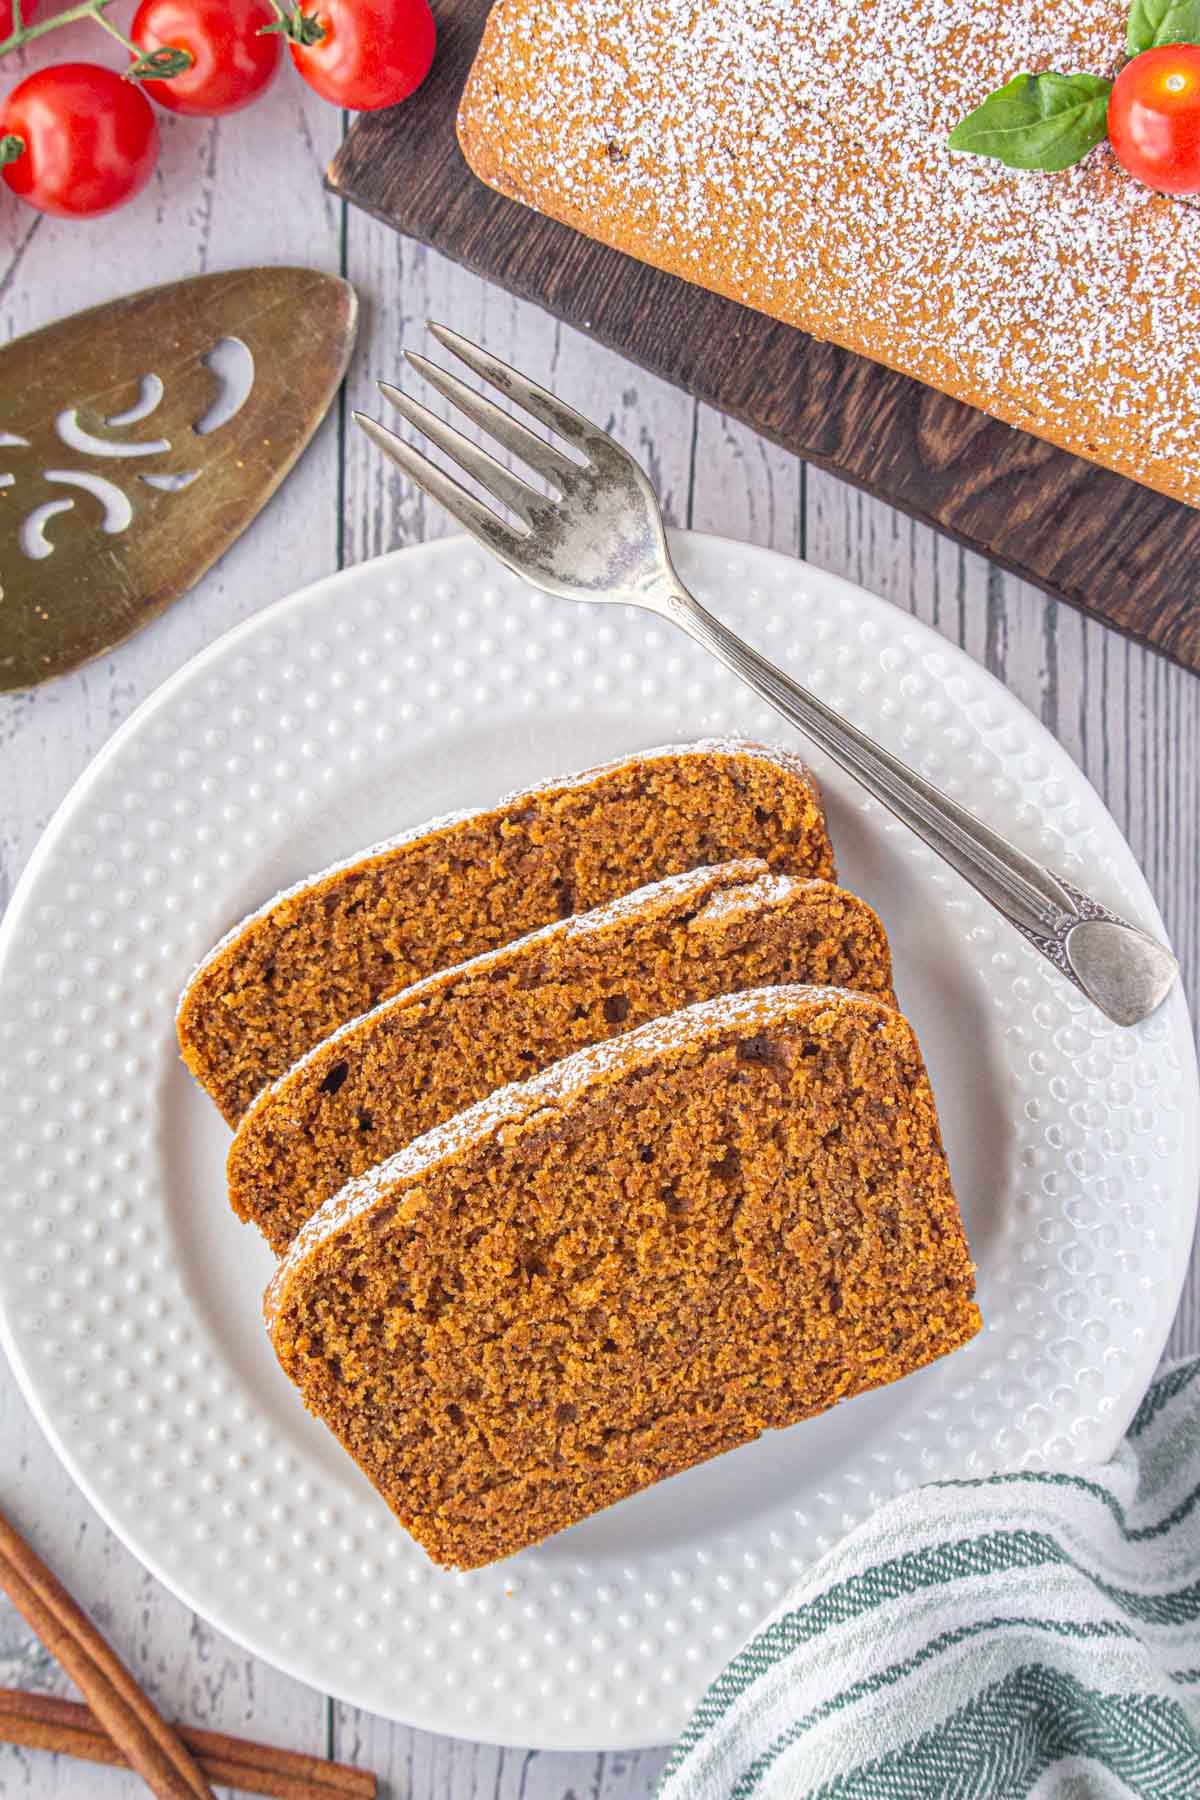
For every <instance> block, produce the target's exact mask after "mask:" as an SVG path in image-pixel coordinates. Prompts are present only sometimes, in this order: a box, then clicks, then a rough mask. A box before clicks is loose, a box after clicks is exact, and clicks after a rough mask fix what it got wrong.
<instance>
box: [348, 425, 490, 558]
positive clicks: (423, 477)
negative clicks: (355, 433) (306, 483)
mask: <svg viewBox="0 0 1200 1800" xmlns="http://www.w3.org/2000/svg"><path fill="white" fill-rule="evenodd" d="M354 422H355V424H356V425H361V427H362V429H363V430H364V431H365V432H366V434H367V436H368V437H369V438H370V440H371V442H372V443H373V444H374V445H375V446H376V448H377V449H379V450H382V451H383V454H384V455H385V456H387V457H390V458H391V460H392V462H394V463H395V464H396V465H397V466H398V467H399V468H401V469H403V470H404V473H405V474H406V475H407V476H408V478H409V480H410V481H414V482H415V483H416V484H417V486H418V487H419V488H420V489H421V490H422V492H424V493H426V494H428V495H429V496H430V497H431V498H432V499H434V500H436V501H437V503H438V505H439V506H441V507H443V508H444V509H445V511H446V512H448V513H449V514H450V517H451V518H452V519H455V520H457V522H458V523H459V524H460V525H461V526H462V527H463V530H464V531H469V532H470V533H471V536H472V537H474V538H478V539H479V541H480V543H481V544H484V545H485V546H486V547H487V548H488V549H489V550H492V551H494V552H495V554H496V555H497V556H499V557H500V558H501V559H502V561H504V562H509V563H511V561H512V560H513V558H515V557H516V556H518V555H519V554H520V548H521V536H520V533H519V532H516V531H514V530H513V529H512V527H511V525H506V524H505V522H504V520H503V519H501V518H498V517H497V516H496V514H495V513H494V512H492V511H491V509H490V508H489V507H486V506H484V505H483V503H482V501H480V500H477V499H476V498H475V496H474V494H468V492H467V490H466V488H465V487H463V486H462V484H461V483H460V482H457V481H455V479H454V477H453V476H452V475H447V474H446V471H445V470H444V469H439V468H438V466H437V464H436V463H435V462H430V460H429V458H428V457H427V456H422V454H421V452H420V451H419V450H414V449H413V447H412V445H411V444H406V443H405V442H404V439H403V438H400V437H397V436H396V433H395V432H394V431H389V430H388V429H387V427H386V425H380V424H379V423H378V422H377V420H375V419H369V418H368V417H367V416H366V414H365V413H360V412H356V413H355V414H354Z"/></svg>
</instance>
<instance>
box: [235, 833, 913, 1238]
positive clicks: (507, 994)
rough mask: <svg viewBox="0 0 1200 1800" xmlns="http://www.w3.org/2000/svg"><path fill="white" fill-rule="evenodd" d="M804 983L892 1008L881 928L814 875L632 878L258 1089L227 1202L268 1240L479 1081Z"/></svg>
mask: <svg viewBox="0 0 1200 1800" xmlns="http://www.w3.org/2000/svg"><path fill="white" fill-rule="evenodd" d="M790 982H809V983H814V982H815V983H819V984H823V985H829V986H835V987H845V988H853V989H855V990H856V991H858V992H862V993H873V994H878V995H879V996H880V997H881V998H882V999H885V1000H887V1001H889V1002H891V1003H893V1004H894V997H893V995H892V966H891V955H890V953H889V950H888V943H887V938H886V936H885V935H884V930H883V926H882V925H881V924H880V923H879V920H878V919H877V918H876V916H875V914H874V913H873V912H872V911H871V909H870V907H869V906H866V905H865V904H864V903H863V901H861V900H858V899H856V898H855V896H854V895H853V894H848V893H845V892H844V891H843V890H842V889H841V888H837V887H834V886H833V885H832V883H830V882H827V881H808V880H805V879H803V878H800V877H797V876H794V875H773V874H771V873H770V871H769V870H768V868H767V866H766V864H765V863H763V862H758V861H745V862H734V863H723V864H719V865H718V866H717V867H715V868H707V869H692V870H689V871H687V872H686V873H684V874H682V875H672V876H668V877H667V879H666V880H665V881H660V882H656V883H654V884H653V885H652V886H650V887H644V888H639V889H638V890H637V892H636V893H633V894H629V895H626V896H624V897H623V898H622V899H620V900H614V901H611V902H610V903H609V904H608V905H607V906H602V907H597V908H596V909H595V910H594V911H592V912H587V913H580V914H577V915H575V916H574V917H573V918H570V919H561V920H558V921H556V923H555V924H553V925H547V926H544V927H543V929H542V930H541V931H538V932H534V933H532V934H531V935H530V936H528V937H524V938H518V940H517V941H516V943H514V944H506V945H505V946H504V947H503V948H502V949H499V950H492V951H489V952H487V953H486V954H484V955H483V956H477V957H474V958H472V960H471V961H470V962H466V963H461V964H459V966H458V967H457V968H454V969H446V970H442V971H441V972H440V973H439V974H437V975H430V976H427V977H426V979H425V980H424V981H421V982H418V983H416V985H415V986H413V987H410V988H405V989H403V990H402V991H401V992H400V993H399V994H394V995H392V997H391V998H390V999H388V1000H385V1001H383V1002H382V1004H381V1005H380V1006H378V1007H376V1008H375V1009H374V1011H373V1012H369V1013H367V1014H366V1016H365V1017H364V1018H361V1019H356V1020H354V1021H352V1022H351V1023H350V1024H349V1025H345V1026H343V1027H342V1029H341V1030H340V1031H337V1032H335V1033H334V1034H333V1036H332V1037H330V1038H327V1039H326V1040H325V1042H324V1043H323V1044H321V1045H319V1046H318V1047H317V1049H315V1050H311V1051H310V1052H309V1053H308V1055H307V1056H306V1057H304V1058H303V1059H302V1060H301V1061H300V1062H299V1063H298V1064H297V1065H296V1066H295V1068H293V1069H291V1070H289V1071H288V1073H287V1074H286V1075H284V1076H282V1077H281V1078H280V1079H279V1081H277V1082H276V1083H275V1084H274V1085H273V1086H272V1087H269V1088H266V1089H264V1091H263V1092H262V1093H261V1094H260V1095H259V1096H258V1099H257V1100H256V1101H255V1102H254V1104H253V1105H252V1106H251V1108H250V1110H249V1112H248V1113H247V1114H246V1115H245V1117H244V1118H243V1120H242V1122H241V1124H240V1126H239V1127H238V1131H237V1136H236V1137H235V1138H234V1140H233V1146H232V1148H231V1150H230V1153H229V1198H230V1201H231V1204H232V1205H233V1208H234V1211H235V1212H236V1213H237V1214H238V1215H239V1217H241V1218H243V1219H252V1220H253V1221H254V1223H255V1224H256V1225H257V1226H258V1227H259V1229H260V1231H261V1232H262V1233H263V1235H264V1236H265V1237H266V1238H267V1240H268V1242H269V1243H270V1244H271V1245H272V1246H273V1247H274V1248H275V1249H276V1250H278V1251H280V1252H282V1251H283V1250H285V1249H286V1248H287V1246H288V1244H289V1243H290V1242H291V1240H292V1238H293V1237H294V1236H295V1234H296V1232H297V1231H298V1230H299V1229H300V1226H301V1225H302V1224H303V1223H304V1221H305V1219H307V1218H308V1217H309V1215H310V1214H311V1213H314V1212H315V1211H316V1209H317V1207H318V1206H320V1205H321V1203H322V1202H323V1201H325V1200H327V1199H328V1198H329V1196H330V1195H331V1194H335V1193H336V1192H337V1190H338V1189H339V1188H340V1187H342V1186H344V1184H345V1183H346V1182H347V1181H349V1180H350V1179H351V1177H353V1176H355V1175H361V1174H362V1173H363V1172H364V1171H365V1170H367V1169H369V1168H371V1167H373V1166H374V1164H376V1163H379V1162H382V1161H383V1160H384V1158H385V1157H388V1156H391V1155H392V1154H393V1153H394V1152H395V1151H397V1150H400V1149H402V1148H403V1147H404V1145H405V1144H407V1143H408V1142H409V1141H410V1139H412V1138H415V1137H419V1136H420V1134H421V1133H422V1132H423V1131H428V1130H429V1129H430V1128H431V1127H432V1126H434V1125H439V1124H441V1122H442V1120H443V1119H448V1118H449V1117H450V1115H451V1114H452V1113H456V1112H462V1111H463V1110H464V1109H465V1108H466V1107H468V1106H473V1105H474V1104H475V1102H476V1101H477V1100H482V1099H483V1098H484V1096H485V1095H486V1094H490V1093H491V1092H492V1091H493V1089H495V1088H499V1087H504V1086H505V1085H506V1084H507V1083H508V1082H510V1081H525V1080H527V1079H528V1078H529V1077H530V1076H532V1075H536V1074H537V1073H538V1071H539V1070H541V1069H545V1068H548V1067H549V1065H550V1064H551V1063H554V1062H557V1061H558V1060H559V1058H560V1057H563V1056H567V1055H569V1054H570V1053H571V1052H572V1051H573V1050H578V1049H581V1048H582V1047H583V1046H584V1045H586V1044H594V1043H598V1042H600V1041H601V1040H602V1039H604V1038H609V1037H616V1036H618V1035H619V1034H620V1033H622V1032H626V1031H631V1030H633V1029H634V1028H635V1027H636V1026H638V1025H643V1024H645V1022H646V1021H647V1020H648V1019H656V1018H659V1017H660V1016H661V1015H662V1014H663V1013H669V1012H674V1011H676V1009H677V1008H678V1007H681V1006H690V1005H691V1004H692V1003H693V1002H694V1001H697V1000H706V999H709V998H711V997H712V996H713V995H714V994H722V993H734V992H737V991H738V990H740V989H743V988H755V987H768V986H778V985H782V984H785V983H790Z"/></svg>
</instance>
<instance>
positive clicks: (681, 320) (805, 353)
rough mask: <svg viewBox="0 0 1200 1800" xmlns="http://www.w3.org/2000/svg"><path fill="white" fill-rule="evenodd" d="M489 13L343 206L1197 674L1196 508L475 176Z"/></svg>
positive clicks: (352, 179)
mask: <svg viewBox="0 0 1200 1800" xmlns="http://www.w3.org/2000/svg"><path fill="white" fill-rule="evenodd" d="M487 12H488V0H440V4H439V5H438V8H437V16H438V28H439V47H438V55H437V59H436V61H435V63H434V67H433V71H432V74H431V75H430V77H429V79H428V81H427V82H426V83H425V85H424V87H423V88H422V89H421V90H420V91H419V92H418V93H417V94H416V95H414V97H413V98H412V99H411V100H408V101H407V102H406V103H405V104H404V105H403V106H399V107H395V108H394V109H392V110H390V111H388V112H382V113H367V114H364V115H363V116H362V117H361V118H360V119H359V120H358V122H357V123H356V124H355V126H354V128H353V129H352V131H351V132H350V134H349V136H348V137H347V139H346V141H345V143H344V145H343V147H342V149H341V151H340V152H339V154H338V156H337V157H336V159H335V160H334V162H333V163H332V164H331V166H330V169H329V172H328V177H327V181H328V185H329V187H330V188H331V189H332V191H333V192H334V193H336V194H340V195H344V196H345V198H346V199H348V200H352V201H353V202H354V203H355V205H357V206H361V207H364V208H365V209H366V210H367V211H368V212H371V213H374V214H375V215H376V216H377V217H378V218H381V219H385V220H386V221H387V222H388V223H389V224H391V225H394V226H395V227H396V229H397V230H398V231H402V232H404V233H405V234H406V235H407V236H409V237H414V238H417V239H419V240H420V241H421V242H423V243H426V244H430V245H432V246H433V247H434V249H436V250H440V251H442V252H443V253H444V254H445V255H447V256H449V257H452V258H453V259H454V260H455V261H457V262H460V263H464V264H465V265H466V266H467V267H468V268H469V269H472V270H474V271H475V272H476V273H478V274H480V275H484V276H486V277H488V279H489V280H492V281H497V282H499V283H500V284H501V286H503V287H506V288H508V289H510V290H511V291H512V292H513V293H515V294H518V295H520V296H521V297H522V298H524V299H527V300H534V301H537V302H538V304H539V305H541V306H544V307H546V308H547V309H548V310H549V311H550V312H552V313H554V314H555V315H556V316H557V317H559V318H561V319H564V320H565V321H566V322H567V323H568V324H570V325H574V326H576V327H578V328H579V329H580V330H582V331H587V332H589V333H591V335H592V336H593V337H596V338H599V339H600V341H601V342H602V343H605V344H608V345H611V346H612V347H613V348H614V349H616V350H619V351H621V352H622V353H623V354H624V355H626V356H628V357H630V358H631V359H632V360H633V361H634V362H637V363H640V364H642V366H643V367H645V368H647V369H650V370H652V371H653V372H654V373H655V374H656V375H661V376H663V377H665V378H666V379H667V380H668V381H673V382H675V383H677V384H678V385H679V386H680V387H683V388H685V389H687V390H688V392H690V393H693V394H696V395H697V396H699V398H700V399H702V400H705V401H707V402H708V403H709V404H710V405H712V406H715V407H717V408H718V409H719V410H720V411H721V412H725V413H730V414H732V415H733V416H734V417H735V418H737V419H741V420H743V421H744V422H745V423H746V424H748V425H751V426H753V427H754V429H755V430H757V431H761V432H763V433H765V434H766V436H767V437H770V438H773V439H774V440H775V441H776V442H777V443H780V444H783V445H785V446H786V447H787V448H788V449H789V450H793V451H795V452H796V454H797V455H798V456H802V457H805V458H807V459H808V460H809V461H810V462H814V463H817V464H819V465H820V467H822V468H825V469H830V470H832V472H833V473H834V474H835V475H840V476H842V477H844V478H845V479H846V480H848V481H852V482H855V483H856V484H857V485H858V486H859V487H863V488H866V489H867V490H868V492H870V493H872V494H877V495H878V496H879V497H880V499H883V500H886V501H888V502H889V503H890V504H891V505H893V506H898V507H901V508H903V510H904V511H905V512H908V513H911V514H913V516H914V517H916V518H918V519H923V520H925V521H927V522H928V523H929V524H932V525H936V526H938V527H940V529H941V530H943V531H946V532H949V533H950V535H951V536H952V537H955V538H957V539H958V540H959V542H960V543H963V544H966V545H967V546H968V547H969V548H970V549H972V550H978V551H981V552H982V553H983V554H984V555H985V556H990V557H993V558H994V559H995V560H996V561H997V562H999V563H1001V564H1003V566H1004V567H1005V568H1007V569H1011V570H1013V571H1014V573H1016V574H1017V575H1021V576H1024V577H1025V578H1026V579H1027V580H1029V581H1032V582H1035V583H1036V584H1037V585H1038V586H1039V587H1041V588H1044V589H1046V590H1047V591H1048V592H1049V593H1051V594H1055V595H1057V596H1058V597H1060V598H1061V599H1064V600H1067V601H1069V602H1070V603H1071V605H1073V606H1078V607H1081V608H1082V609H1083V610H1084V611H1085V612H1088V613H1091V614H1093V615H1094V616H1095V617H1096V618H1098V619H1102V620H1103V621H1104V622H1105V624H1108V625H1112V626H1115V627H1116V628H1117V630H1119V631H1123V632H1127V633H1128V634H1129V635H1130V636H1131V637H1135V638H1138V639H1140V640H1141V642H1143V643H1146V644H1150V645H1152V646H1153V647H1154V648H1156V649H1159V650H1162V651H1163V652H1165V654H1166V655H1168V656H1170V657H1173V658H1174V659H1175V660H1176V661H1177V662H1180V663H1182V664H1183V665H1184V666H1185V667H1186V668H1189V669H1194V670H1197V671H1198V672H1200V594H1198V592H1197V588H1198V582H1200V576H1198V574H1197V571H1200V510H1197V509H1194V508H1192V507H1187V506H1182V505H1180V504H1179V503H1178V502H1177V501H1173V500H1167V499H1164V498H1163V497H1162V496H1161V495H1159V494H1155V493H1152V492H1151V491H1150V490H1149V489H1148V488H1143V487H1139V486H1138V485H1137V483H1136V482H1132V481H1129V480H1127V479H1125V477H1123V476H1120V475H1112V474H1110V473H1109V472H1108V471H1107V470H1105V469H1099V468H1096V467H1095V466H1094V465H1092V464H1091V463H1086V462H1083V461H1081V460H1080V459H1079V458H1078V457H1074V456H1069V455H1068V454H1067V453H1066V452H1065V451H1062V450H1055V449H1053V448H1051V446H1050V445H1048V444H1043V443H1041V442H1040V441H1039V440H1038V439H1037V438H1033V437H1029V436H1028V435H1027V434H1026V433H1024V432H1020V431H1014V430H1013V429H1012V428H1011V427H1010V426H1007V425H1001V424H999V423H998V422H997V421H995V420H994V419H989V418H988V417H987V416H986V414H984V413H981V412H978V411H976V410H975V408H973V407H970V406H965V405H963V404H962V402H961V401H958V400H951V399H949V398H948V397H947V396H946V395H944V394H939V393H937V392H935V391H934V390H933V389H932V388H927V387H925V386H923V385H922V384H921V383H920V382H917V381H913V380H911V379H910V378H909V377H908V376H905V375H897V374H895V373H894V372H893V371H892V370H890V369H885V368H883V367H881V366H880V365H879V364H878V363H872V362H868V361H867V360H866V359H865V358H864V357H861V356H854V355H852V354H851V353H850V352H848V351H845V350H839V349H837V348H835V347H834V346H833V345H830V344H823V343H818V342H817V341H816V340H815V339H814V338H810V337H807V336H805V335H804V333H802V332H799V331H797V330H795V329H794V327H792V326H790V325H780V324H777V323H775V322H774V321H772V320H770V319H767V318H764V317H763V316H762V315H761V314H760V313H755V312H752V311H751V310H750V309H749V308H748V307H744V306H738V305H736V304H735V303H734V302H733V301H730V300H723V299H721V298H719V297H718V296H717V295H715V294H708V293H705V292H704V291H703V289H701V288H696V287H692V286H691V285H690V284H688V283H687V282H684V281H680V280H678V279H677V278H676V277H675V276H673V275H663V274H660V273H659V272H658V271H657V270H655V269H651V268H648V267H647V266H646V265H645V264H643V263H638V262H635V261H634V260H633V259H632V258H631V257H627V256H624V255H622V254H621V253H620V252H619V251H616V250H609V249H606V248H605V247H603V246H602V245H599V244H594V243H592V242H590V241H589V240H588V239H587V238H584V237H581V236H580V235H579V233H578V232H575V231H572V230H571V229H569V228H568V227H567V226H564V225H559V224H556V223H554V222H553V221H552V220H549V219H544V218H542V217H540V216H539V215H538V214H537V213H533V212H530V211H529V210H528V209H527V208H525V207H522V206H518V205H516V204H515V202H513V201H510V200H505V199H502V198H501V197H500V195H498V194H495V193H493V192H492V191H491V189H490V188H486V187H484V185H483V183H482V182H480V181H477V180H476V178H475V177H474V176H473V175H472V174H471V172H470V170H469V169H468V168H467V165H466V163H465V162H464V161H463V158H462V153H461V151H460V150H459V148H458V143H457V140H456V138H455V135H454V118H455V112H456V110H457V106H458V99H459V95H460V94H461V92H462V88H463V83H464V82H465V80H466V76H467V71H468V69H469V67H470V64H471V59H472V57H473V56H474V54H475V49H476V46H477V44H478V42H479V37H480V34H481V32H482V30H483V22H484V20H485V18H486V17H487ZM446 323H447V324H450V325H453V324H454V320H453V319H449V320H447V321H446ZM568 398H569V396H568Z"/></svg>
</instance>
